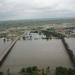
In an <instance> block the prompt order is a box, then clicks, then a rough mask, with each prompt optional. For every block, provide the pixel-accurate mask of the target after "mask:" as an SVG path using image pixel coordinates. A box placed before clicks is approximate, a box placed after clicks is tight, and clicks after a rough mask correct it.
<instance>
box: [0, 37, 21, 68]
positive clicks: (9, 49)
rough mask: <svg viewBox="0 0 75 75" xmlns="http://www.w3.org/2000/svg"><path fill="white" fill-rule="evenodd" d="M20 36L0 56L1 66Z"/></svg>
mask: <svg viewBox="0 0 75 75" xmlns="http://www.w3.org/2000/svg"><path fill="white" fill-rule="evenodd" d="M19 37H20V36H18V37H16V39H15V40H14V41H13V42H12V43H11V44H10V45H9V46H8V47H7V49H5V51H4V52H3V54H2V55H1V56H0V67H1V66H2V64H3V63H4V61H5V59H6V58H7V56H8V54H9V53H10V52H11V50H12V48H13V47H14V45H15V44H16V42H17V40H18V39H19Z"/></svg>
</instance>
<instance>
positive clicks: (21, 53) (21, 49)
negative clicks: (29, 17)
mask: <svg viewBox="0 0 75 75" xmlns="http://www.w3.org/2000/svg"><path fill="white" fill-rule="evenodd" d="M31 35H32V39H26V40H23V39H22V38H21V39H20V40H18V41H17V43H16V44H15V46H14V47H13V49H12V51H11V52H10V54H9V55H8V57H7V59H6V61H5V62H4V64H3V66H2V67H1V71H6V70H7V69H8V68H9V69H10V70H11V72H19V71H20V69H21V68H23V67H28V66H39V67H42V68H46V67H47V66H50V69H51V70H54V69H55V68H56V67H58V66H63V67H67V68H72V64H71V62H70V60H69V57H68V54H67V53H66V51H65V48H64V46H63V44H62V42H61V40H60V39H52V40H46V39H44V40H42V39H41V38H39V37H38V36H39V35H37V34H36V33H33V34H31ZM33 36H35V37H34V38H33ZM41 37H42V36H41ZM74 49H75V48H74Z"/></svg>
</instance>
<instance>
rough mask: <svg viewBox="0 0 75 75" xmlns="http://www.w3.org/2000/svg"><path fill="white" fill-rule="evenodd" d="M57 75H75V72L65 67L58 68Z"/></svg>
mask: <svg viewBox="0 0 75 75" xmlns="http://www.w3.org/2000/svg"><path fill="white" fill-rule="evenodd" d="M55 75H75V70H74V69H67V68H65V67H57V68H56V72H55Z"/></svg>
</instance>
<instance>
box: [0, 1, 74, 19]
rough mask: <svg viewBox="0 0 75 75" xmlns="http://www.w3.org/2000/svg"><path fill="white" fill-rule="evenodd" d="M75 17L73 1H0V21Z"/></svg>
mask: <svg viewBox="0 0 75 75" xmlns="http://www.w3.org/2000/svg"><path fill="white" fill-rule="evenodd" d="M61 17H75V0H0V20H10V19H11V20H12V19H35V18H61Z"/></svg>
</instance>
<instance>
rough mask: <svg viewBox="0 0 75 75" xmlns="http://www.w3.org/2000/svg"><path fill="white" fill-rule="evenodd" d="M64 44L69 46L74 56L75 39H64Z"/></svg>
mask: <svg viewBox="0 0 75 75" xmlns="http://www.w3.org/2000/svg"><path fill="white" fill-rule="evenodd" d="M66 42H67V44H68V45H69V48H70V49H71V50H72V51H73V53H74V55H75V38H68V39H66Z"/></svg>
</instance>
